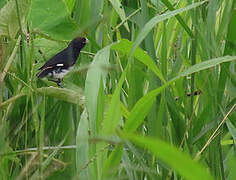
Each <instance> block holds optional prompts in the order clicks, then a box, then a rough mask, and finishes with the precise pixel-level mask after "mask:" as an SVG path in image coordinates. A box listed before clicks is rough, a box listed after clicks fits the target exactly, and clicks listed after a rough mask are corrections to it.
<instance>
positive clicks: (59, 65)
mask: <svg viewBox="0 0 236 180" xmlns="http://www.w3.org/2000/svg"><path fill="white" fill-rule="evenodd" d="M56 66H58V67H61V66H64V64H57V65H56Z"/></svg>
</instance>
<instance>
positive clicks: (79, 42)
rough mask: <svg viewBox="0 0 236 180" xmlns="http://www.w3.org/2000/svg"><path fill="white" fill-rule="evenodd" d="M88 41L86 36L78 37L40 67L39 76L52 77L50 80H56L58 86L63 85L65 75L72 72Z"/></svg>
mask: <svg viewBox="0 0 236 180" xmlns="http://www.w3.org/2000/svg"><path fill="white" fill-rule="evenodd" d="M87 43H88V39H87V38H86V37H76V38H74V39H73V40H72V41H71V42H70V43H69V45H68V47H67V48H65V49H63V50H62V51H60V52H59V53H57V54H56V55H55V56H53V57H52V58H50V59H49V60H48V61H47V62H46V63H45V64H44V65H43V66H42V67H40V68H39V70H40V71H39V72H38V73H37V75H36V76H37V77H38V78H44V77H46V76H47V77H50V78H53V79H57V80H53V79H48V80H49V81H53V82H56V83H57V85H58V86H60V87H62V80H63V77H64V76H65V75H66V74H67V73H68V72H70V71H71V70H72V69H73V67H74V65H75V63H76V61H77V59H78V57H79V54H80V51H81V49H83V48H84V47H85V45H86V44H87Z"/></svg>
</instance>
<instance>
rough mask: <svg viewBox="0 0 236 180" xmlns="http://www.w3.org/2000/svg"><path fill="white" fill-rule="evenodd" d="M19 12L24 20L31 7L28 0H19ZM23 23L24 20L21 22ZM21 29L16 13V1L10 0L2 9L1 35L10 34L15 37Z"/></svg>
mask: <svg viewBox="0 0 236 180" xmlns="http://www.w3.org/2000/svg"><path fill="white" fill-rule="evenodd" d="M18 4H19V12H20V15H21V20H22V21H23V20H24V18H25V16H26V14H27V12H28V9H29V8H28V7H29V4H30V3H29V1H28V0H18ZM21 23H22V22H21ZM18 30H19V22H18V17H17V13H16V2H15V1H8V2H7V4H5V6H4V7H3V8H1V9H0V36H9V37H10V38H12V39H14V38H15V36H16V34H17V32H18Z"/></svg>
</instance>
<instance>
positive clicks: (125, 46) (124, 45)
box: [111, 39, 165, 82]
mask: <svg viewBox="0 0 236 180" xmlns="http://www.w3.org/2000/svg"><path fill="white" fill-rule="evenodd" d="M133 45H134V44H133V42H131V41H129V40H127V39H122V40H121V41H120V42H119V43H116V44H114V45H112V46H111V49H113V50H117V51H121V52H123V53H126V54H127V55H129V53H130V51H131V49H132V46H133ZM133 56H134V57H135V58H136V59H137V60H139V61H140V62H142V63H143V64H145V65H146V66H147V67H148V68H149V69H150V70H152V71H153V72H154V73H155V74H156V75H157V76H158V77H159V78H160V79H161V80H162V81H163V82H165V78H164V77H163V75H162V73H161V71H160V70H159V68H158V67H157V65H156V64H155V62H154V61H153V60H152V58H151V57H150V56H149V55H148V54H147V53H146V52H145V51H143V50H142V49H141V48H137V49H136V50H135V51H134V53H133Z"/></svg>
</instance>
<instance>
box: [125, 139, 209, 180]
mask: <svg viewBox="0 0 236 180" xmlns="http://www.w3.org/2000/svg"><path fill="white" fill-rule="evenodd" d="M123 137H124V138H125V139H127V140H129V141H131V142H133V143H134V144H136V145H138V146H140V147H142V148H145V149H148V150H149V151H150V152H151V153H153V154H154V155H155V156H156V157H157V158H159V159H161V160H162V161H164V162H165V163H167V164H168V165H169V166H170V167H171V168H173V170H176V171H177V172H178V173H179V174H180V175H181V176H182V177H183V178H186V179H188V180H199V179H201V180H213V177H212V176H211V175H210V174H209V172H208V171H207V169H206V168H204V167H203V166H202V165H200V164H199V163H197V162H196V161H194V160H192V159H191V157H189V156H188V155H187V154H184V153H182V152H180V151H179V150H178V149H177V148H175V147H173V146H171V145H169V144H167V143H166V142H164V141H161V140H159V139H157V138H155V139H154V138H150V137H144V136H141V135H130V134H124V135H123Z"/></svg>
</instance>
